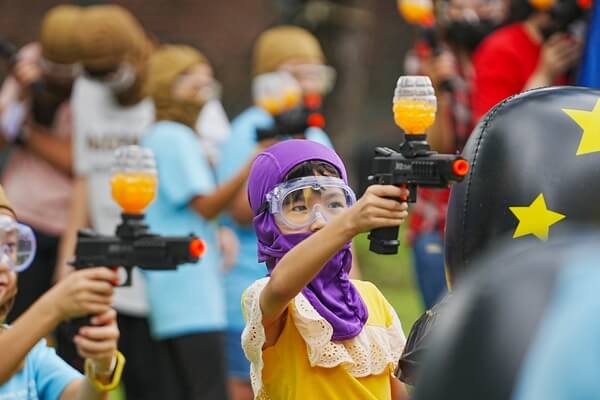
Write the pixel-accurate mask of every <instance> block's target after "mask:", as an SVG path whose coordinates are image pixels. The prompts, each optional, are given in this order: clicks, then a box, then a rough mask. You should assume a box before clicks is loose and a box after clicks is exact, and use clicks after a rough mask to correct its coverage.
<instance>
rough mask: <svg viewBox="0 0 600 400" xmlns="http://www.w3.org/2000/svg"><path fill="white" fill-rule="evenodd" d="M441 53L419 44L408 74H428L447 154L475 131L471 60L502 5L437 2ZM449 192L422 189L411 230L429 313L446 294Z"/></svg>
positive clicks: (473, 0) (499, 1)
mask: <svg viewBox="0 0 600 400" xmlns="http://www.w3.org/2000/svg"><path fill="white" fill-rule="evenodd" d="M434 6H435V8H436V15H437V26H436V30H437V31H438V32H439V33H440V35H439V36H440V37H439V39H440V40H438V43H437V45H436V46H437V48H435V49H432V48H431V46H432V43H431V42H430V43H429V44H427V43H425V41H419V42H417V43H416V44H415V47H414V50H413V51H411V52H409V54H408V56H407V59H406V63H405V73H406V74H410V75H428V76H429V77H430V78H431V81H432V84H433V86H434V88H435V91H436V96H437V99H438V111H437V115H436V120H435V123H434V125H433V126H432V127H431V128H430V129H429V131H428V140H429V143H430V144H431V146H432V148H433V149H434V150H436V151H439V152H442V153H454V152H456V151H460V150H462V148H463V146H464V145H465V143H466V141H467V139H468V137H469V135H470V133H471V131H472V130H473V125H472V118H471V108H470V107H471V104H470V101H471V87H470V83H471V77H472V74H473V73H472V69H473V67H472V63H471V55H472V52H473V50H474V49H475V48H476V47H477V45H478V44H479V43H480V42H481V40H483V38H484V37H486V35H488V34H489V33H491V32H492V31H493V29H494V28H495V27H497V26H498V25H499V24H500V23H501V22H502V21H503V19H504V17H505V15H506V11H507V10H506V5H505V2H504V1H503V0H489V1H482V0H437V1H436V2H435V3H434ZM449 195H450V191H449V190H448V189H429V188H421V189H419V192H418V199H419V200H418V201H417V203H415V204H414V206H413V208H412V211H411V216H410V219H409V227H408V237H407V239H408V242H409V243H410V244H411V246H412V250H413V260H414V266H415V274H416V277H417V283H418V286H419V290H420V292H421V295H422V299H423V303H424V305H425V307H426V308H428V309H429V308H431V307H432V306H433V305H434V304H435V302H436V301H438V300H439V299H440V298H441V296H442V295H443V294H444V292H445V291H446V278H445V274H444V255H443V233H444V228H445V224H446V208H447V206H448V199H449Z"/></svg>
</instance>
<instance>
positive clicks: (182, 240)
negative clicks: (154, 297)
mask: <svg viewBox="0 0 600 400" xmlns="http://www.w3.org/2000/svg"><path fill="white" fill-rule="evenodd" d="M121 216H122V221H121V224H119V226H118V227H117V230H116V233H115V235H114V236H104V235H100V234H98V233H95V232H93V231H89V230H81V231H79V234H78V238H77V246H76V249H75V260H74V261H73V262H72V263H71V264H72V265H73V266H74V267H75V269H83V268H92V267H101V266H107V265H108V266H119V267H121V268H123V270H124V271H126V273H127V276H126V277H125V279H122V280H120V282H119V286H129V285H130V284H131V270H132V269H133V267H139V268H141V269H144V270H174V269H177V266H179V265H181V264H186V263H195V262H197V261H198V260H199V259H200V257H201V256H202V254H203V253H204V250H205V245H204V242H203V241H202V240H200V239H198V238H197V237H195V236H193V235H190V236H181V237H168V236H166V237H165V236H160V235H156V234H153V233H151V232H150V231H149V229H148V225H146V224H145V223H144V216H143V215H140V214H125V213H124V214H122V215H121Z"/></svg>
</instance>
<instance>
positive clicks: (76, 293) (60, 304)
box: [47, 268, 118, 320]
mask: <svg viewBox="0 0 600 400" xmlns="http://www.w3.org/2000/svg"><path fill="white" fill-rule="evenodd" d="M117 281H118V274H117V272H116V271H113V270H110V269H108V268H90V269H85V270H80V271H75V272H73V273H71V274H69V275H68V276H67V277H66V278H64V279H63V280H62V281H60V282H59V283H57V284H56V285H55V286H54V287H53V288H52V289H51V290H50V291H48V292H47V298H49V300H50V301H51V303H52V304H53V305H54V307H55V309H56V310H57V311H58V312H59V314H60V317H61V319H63V320H68V319H72V318H77V317H83V316H86V315H96V314H102V313H105V312H108V311H109V310H110V308H111V304H112V295H113V291H114V287H113V283H114V282H117Z"/></svg>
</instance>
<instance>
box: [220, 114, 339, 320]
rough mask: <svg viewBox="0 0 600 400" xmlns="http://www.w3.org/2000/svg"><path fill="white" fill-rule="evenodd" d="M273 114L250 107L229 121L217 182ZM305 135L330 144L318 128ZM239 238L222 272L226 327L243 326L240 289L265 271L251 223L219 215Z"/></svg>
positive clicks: (230, 172) (236, 165)
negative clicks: (234, 256)
mask: <svg viewBox="0 0 600 400" xmlns="http://www.w3.org/2000/svg"><path fill="white" fill-rule="evenodd" d="M271 126H273V117H272V116H271V115H270V114H268V113H267V112H265V111H264V110H263V109H261V108H258V107H251V108H249V109H247V110H246V111H244V112H243V113H242V114H240V115H238V116H237V117H236V118H235V119H234V120H233V122H232V123H231V136H230V137H229V140H228V141H227V142H226V143H225V144H224V145H223V148H222V150H221V155H220V158H219V160H220V161H219V165H218V166H217V178H218V180H219V182H224V181H227V180H228V179H231V178H232V177H233V176H234V175H235V174H237V173H238V172H239V171H240V169H241V168H242V167H243V166H244V164H245V163H246V162H247V161H248V158H249V157H250V156H251V155H252V153H253V152H254V151H255V149H256V145H257V141H256V128H263V129H264V128H270V127H271ZM306 138H307V139H309V140H313V141H315V142H318V143H321V144H323V145H325V146H327V147H333V145H332V144H331V141H330V140H329V137H328V136H327V134H326V133H325V132H323V131H322V130H321V129H318V128H309V129H308V130H307V131H306ZM222 221H223V224H224V225H226V226H228V227H230V228H231V229H232V230H233V231H234V232H235V233H236V235H237V236H238V238H239V240H240V254H239V256H238V259H237V262H236V264H235V265H234V267H233V268H232V269H231V270H230V271H229V272H228V273H227V274H226V275H225V293H226V298H227V322H228V329H230V330H242V329H243V328H244V325H245V323H244V318H243V316H242V308H241V298H242V292H243V291H244V289H246V288H247V287H248V286H250V285H251V284H252V283H253V282H254V281H256V280H257V279H260V278H263V277H264V276H265V275H266V273H267V268H266V266H265V265H264V263H258V250H257V245H256V243H257V239H256V233H255V232H254V227H253V226H252V224H250V225H245V226H242V225H238V224H237V223H236V222H235V221H234V220H233V219H232V218H231V216H229V215H225V216H224V217H223V219H222Z"/></svg>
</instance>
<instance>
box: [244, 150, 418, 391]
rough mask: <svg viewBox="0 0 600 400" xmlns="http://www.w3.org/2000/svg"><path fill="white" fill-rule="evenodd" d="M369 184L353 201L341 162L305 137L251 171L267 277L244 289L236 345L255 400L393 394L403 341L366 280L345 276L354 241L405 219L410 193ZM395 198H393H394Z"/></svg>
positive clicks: (263, 157) (265, 158)
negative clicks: (243, 321)
mask: <svg viewBox="0 0 600 400" xmlns="http://www.w3.org/2000/svg"><path fill="white" fill-rule="evenodd" d="M407 195H408V193H407V191H406V190H404V189H400V188H398V187H395V186H380V185H373V186H370V187H369V188H368V189H367V191H366V193H365V195H364V196H363V197H362V198H361V199H360V200H359V201H358V202H356V201H355V197H354V193H353V192H352V190H351V189H350V188H349V187H348V184H347V177H346V170H345V168H344V165H343V163H342V160H341V159H340V158H339V157H338V155H337V154H336V153H335V152H334V151H333V150H331V149H328V148H327V147H325V146H323V145H320V144H318V143H315V142H312V141H308V140H289V141H285V142H281V143H278V144H276V145H274V146H272V147H270V148H269V149H267V150H266V151H264V152H263V153H261V154H259V155H258V157H257V158H256V161H255V162H254V164H253V166H252V170H251V172H250V176H249V178H248V198H249V200H250V206H251V207H252V210H253V212H254V215H255V217H254V220H253V223H254V228H255V230H256V234H257V237H258V254H259V261H264V262H266V264H267V268H268V270H269V272H270V277H268V278H263V279H261V280H258V281H256V282H255V283H254V284H253V285H252V286H250V287H249V288H248V289H247V290H246V291H245V292H244V295H243V300H242V301H243V309H244V314H245V317H246V321H247V324H246V328H245V329H244V332H243V334H242V346H243V348H244V352H245V353H246V356H247V357H248V359H249V360H250V362H251V381H252V387H253V390H254V393H255V398H257V399H317V398H327V399H369V400H375V399H377V400H382V399H392V398H393V399H398V398H403V396H404V390H403V387H402V385H401V384H400V382H399V381H398V380H396V379H395V378H394V377H393V375H392V373H393V369H394V367H395V366H396V364H397V362H398V359H399V357H400V354H401V352H402V348H403V346H404V342H405V338H404V334H403V333H402V328H401V325H400V321H399V319H398V317H397V315H396V312H395V311H394V310H393V308H392V307H391V306H390V305H389V303H388V302H387V301H386V300H385V298H384V297H383V295H382V294H381V293H380V292H379V290H378V289H377V288H376V287H375V286H374V285H373V284H371V283H369V282H363V281H358V280H350V278H349V276H348V272H349V271H350V267H351V264H352V252H351V250H350V244H351V240H352V238H353V237H354V236H356V235H357V234H358V233H361V232H367V231H370V230H371V229H373V228H376V227H388V226H398V225H400V224H402V223H403V222H404V220H405V219H406V217H407V211H406V209H407V205H406V203H405V202H404V203H400V202H399V201H395V200H392V199H400V198H404V197H405V196H407ZM390 198H391V199H390Z"/></svg>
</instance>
